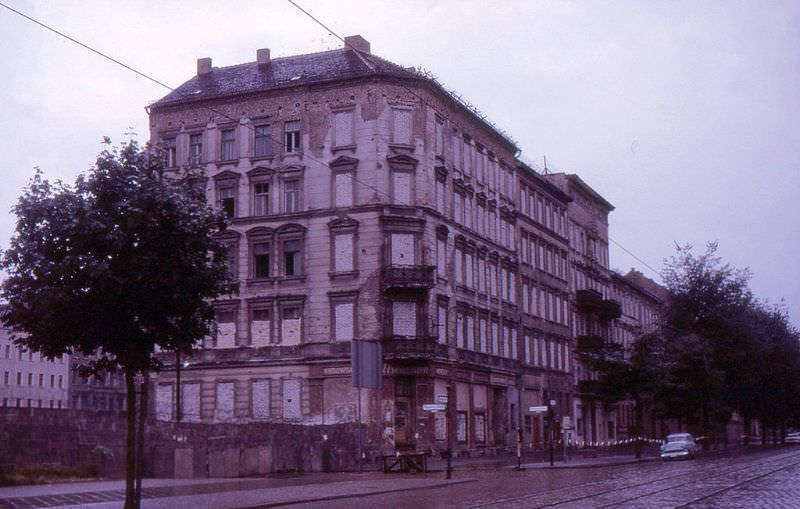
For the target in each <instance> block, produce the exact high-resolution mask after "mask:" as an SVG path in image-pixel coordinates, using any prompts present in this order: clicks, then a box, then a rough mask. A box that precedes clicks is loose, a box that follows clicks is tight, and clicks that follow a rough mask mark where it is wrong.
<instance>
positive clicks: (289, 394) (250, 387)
mask: <svg viewBox="0 0 800 509" xmlns="http://www.w3.org/2000/svg"><path fill="white" fill-rule="evenodd" d="M278 383H280V385H279V386H278V387H276V388H275V389H276V390H280V391H281V392H280V394H274V396H276V397H280V398H281V400H280V402H281V404H280V407H279V408H275V406H276V405H274V404H273V401H272V398H273V388H272V386H273V385H277V384H278ZM244 384H246V385H247V388H246V390H247V392H248V393H247V394H246V396H245V397H246V398H247V399H248V400H249V411H248V412H247V415H246V417H248V418H251V419H274V418H278V419H287V420H292V419H299V418H301V417H302V404H301V403H302V396H301V393H302V389H301V381H300V380H299V379H296V378H290V379H283V380H279V381H278V380H270V379H267V378H259V379H251V380H247V381H244ZM244 384H240V385H239V386H238V389H239V390H241V389H242V388H243V385H244ZM214 385H215V391H214V415H213V419H214V420H215V421H220V422H225V421H232V420H234V419H235V418H237V415H236V413H235V401H236V399H237V394H236V392H237V384H236V383H235V382H233V381H216V382H214ZM180 388H181V419H182V420H184V421H188V422H197V421H200V420H201V419H202V416H201V413H200V408H201V399H200V398H201V384H200V383H198V382H187V383H182V384H181V386H180ZM174 393H175V388H174V385H173V384H159V385H158V386H157V387H156V419H157V420H161V421H169V420H174V419H175V418H176V416H175V400H174ZM273 410H274V411H275V413H273Z"/></svg>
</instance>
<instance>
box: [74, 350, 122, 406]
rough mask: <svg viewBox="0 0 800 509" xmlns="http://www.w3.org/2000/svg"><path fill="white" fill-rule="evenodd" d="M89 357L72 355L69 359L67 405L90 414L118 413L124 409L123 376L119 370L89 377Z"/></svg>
mask: <svg viewBox="0 0 800 509" xmlns="http://www.w3.org/2000/svg"><path fill="white" fill-rule="evenodd" d="M90 361H91V357H86V356H84V355H77V354H73V355H71V356H70V359H69V365H70V368H69V405H70V408H74V409H76V410H86V411H90V412H105V411H111V412H120V411H124V410H125V409H126V401H125V394H126V393H127V390H126V388H125V376H124V374H123V373H122V371H121V370H119V371H116V372H114V373H109V372H106V373H103V374H102V375H90V374H88V373H86V372H85V371H84V370H83V368H85V367H87V366H88V365H89V363H90Z"/></svg>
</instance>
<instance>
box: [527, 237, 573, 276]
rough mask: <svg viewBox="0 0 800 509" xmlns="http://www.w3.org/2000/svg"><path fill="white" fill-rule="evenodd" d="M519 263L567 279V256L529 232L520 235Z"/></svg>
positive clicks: (559, 249) (562, 251) (564, 252)
mask: <svg viewBox="0 0 800 509" xmlns="http://www.w3.org/2000/svg"><path fill="white" fill-rule="evenodd" d="M519 247H520V249H519V255H520V261H521V262H522V263H525V264H527V265H531V266H533V267H536V268H537V269H539V270H541V271H543V272H545V273H546V274H550V275H551V276H553V277H557V278H559V279H563V280H565V281H566V280H567V279H568V277H569V262H568V260H569V255H568V254H567V251H566V250H564V249H561V248H559V247H558V246H556V245H555V244H552V243H550V242H547V241H546V240H544V239H542V238H540V237H537V236H536V235H534V234H533V233H531V232H528V231H526V230H522V232H521V233H520V246H519Z"/></svg>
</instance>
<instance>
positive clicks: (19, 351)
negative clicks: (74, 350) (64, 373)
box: [4, 345, 64, 364]
mask: <svg viewBox="0 0 800 509" xmlns="http://www.w3.org/2000/svg"><path fill="white" fill-rule="evenodd" d="M14 350H15V351H16V357H17V359H18V360H21V361H23V360H25V355H24V354H25V352H27V353H28V355H27V358H28V361H30V362H47V363H51V364H55V362H56V361H55V360H52V361H51V360H48V359H45V358H44V357H43V356H42V354H40V353H38V352H34V351H32V350H25V349H24V348H23V347H22V346H14ZM4 351H5V358H6V359H10V358H11V357H12V354H11V345H5V348H4ZM58 362H59V364H64V356H63V355H61V356H59V357H58Z"/></svg>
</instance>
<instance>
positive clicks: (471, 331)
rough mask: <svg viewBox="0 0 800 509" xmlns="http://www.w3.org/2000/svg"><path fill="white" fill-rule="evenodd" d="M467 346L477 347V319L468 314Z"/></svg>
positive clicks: (470, 347)
mask: <svg viewBox="0 0 800 509" xmlns="http://www.w3.org/2000/svg"><path fill="white" fill-rule="evenodd" d="M466 347H467V348H469V349H471V350H472V349H475V319H474V318H473V317H471V316H469V315H467V345H466Z"/></svg>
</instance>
